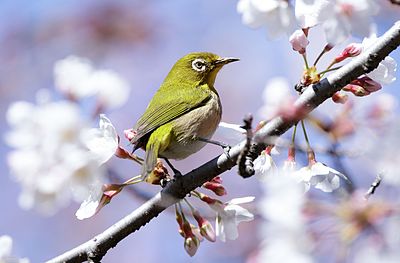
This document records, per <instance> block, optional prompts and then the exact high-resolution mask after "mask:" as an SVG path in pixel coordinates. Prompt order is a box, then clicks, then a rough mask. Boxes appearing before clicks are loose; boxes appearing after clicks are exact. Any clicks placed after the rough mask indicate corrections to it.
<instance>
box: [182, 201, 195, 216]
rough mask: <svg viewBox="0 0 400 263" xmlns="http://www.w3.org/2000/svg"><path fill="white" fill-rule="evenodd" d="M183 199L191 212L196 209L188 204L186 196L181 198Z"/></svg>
mask: <svg viewBox="0 0 400 263" xmlns="http://www.w3.org/2000/svg"><path fill="white" fill-rule="evenodd" d="M183 201H185V203H186V204H187V205H188V206H189V208H190V210H191V211H192V214H193V213H194V212H195V211H196V209H195V208H194V207H193V206H192V205H191V204H190V202H189V201H188V200H187V199H186V198H183Z"/></svg>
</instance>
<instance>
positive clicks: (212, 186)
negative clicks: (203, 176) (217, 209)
mask: <svg viewBox="0 0 400 263" xmlns="http://www.w3.org/2000/svg"><path fill="white" fill-rule="evenodd" d="M203 187H204V188H206V189H208V190H211V191H213V192H214V193H215V194H216V195H218V196H223V195H226V190H225V188H224V187H223V186H222V184H220V183H216V182H205V183H204V184H203Z"/></svg>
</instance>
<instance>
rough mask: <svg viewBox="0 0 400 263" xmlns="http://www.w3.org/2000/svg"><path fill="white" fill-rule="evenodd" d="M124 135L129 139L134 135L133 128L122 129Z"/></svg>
mask: <svg viewBox="0 0 400 263" xmlns="http://www.w3.org/2000/svg"><path fill="white" fill-rule="evenodd" d="M124 135H125V138H126V139H128V140H129V141H131V140H132V139H133V138H134V137H135V135H136V131H134V130H133V129H127V130H124Z"/></svg>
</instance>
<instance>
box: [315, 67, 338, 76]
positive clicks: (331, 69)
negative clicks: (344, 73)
mask: <svg viewBox="0 0 400 263" xmlns="http://www.w3.org/2000/svg"><path fill="white" fill-rule="evenodd" d="M341 67H342V66H340V67H336V68H327V69H325V70H324V71H321V72H320V73H319V75H321V77H322V76H323V75H324V74H325V73H328V72H330V71H334V70H338V69H340V68H341Z"/></svg>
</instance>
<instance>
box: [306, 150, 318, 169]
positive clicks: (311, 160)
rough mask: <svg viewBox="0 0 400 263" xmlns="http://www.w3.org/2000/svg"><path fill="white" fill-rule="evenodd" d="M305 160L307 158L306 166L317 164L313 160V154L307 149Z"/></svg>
mask: <svg viewBox="0 0 400 263" xmlns="http://www.w3.org/2000/svg"><path fill="white" fill-rule="evenodd" d="M307 158H308V165H310V166H311V165H313V164H315V163H316V162H317V160H315V153H314V151H313V150H311V149H308V151H307Z"/></svg>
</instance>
